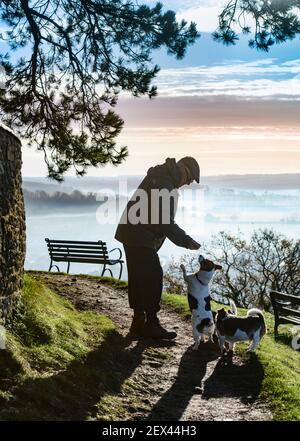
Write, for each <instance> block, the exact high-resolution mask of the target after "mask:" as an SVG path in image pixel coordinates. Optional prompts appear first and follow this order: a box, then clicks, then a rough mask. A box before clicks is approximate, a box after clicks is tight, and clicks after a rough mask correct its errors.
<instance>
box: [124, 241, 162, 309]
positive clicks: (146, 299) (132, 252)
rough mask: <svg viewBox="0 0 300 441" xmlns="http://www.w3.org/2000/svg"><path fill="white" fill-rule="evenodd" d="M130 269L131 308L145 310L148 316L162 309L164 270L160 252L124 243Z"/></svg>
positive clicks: (129, 293)
mask: <svg viewBox="0 0 300 441" xmlns="http://www.w3.org/2000/svg"><path fill="white" fill-rule="evenodd" d="M124 250H125V254H126V261H127V269H128V299H129V306H130V308H132V309H134V310H137V311H145V312H146V313H147V315H148V316H151V315H154V314H156V312H158V311H159V310H160V299H161V293H162V288H163V271H162V267H161V265H160V261H159V257H158V254H157V252H156V251H155V250H153V249H152V248H146V247H129V246H126V245H124Z"/></svg>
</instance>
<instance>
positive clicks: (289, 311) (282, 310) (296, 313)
mask: <svg viewBox="0 0 300 441" xmlns="http://www.w3.org/2000/svg"><path fill="white" fill-rule="evenodd" d="M282 313H283V314H282ZM281 314H282V315H284V316H286V315H291V316H296V317H299V318H300V311H297V310H295V309H292V308H287V307H285V306H278V315H281Z"/></svg>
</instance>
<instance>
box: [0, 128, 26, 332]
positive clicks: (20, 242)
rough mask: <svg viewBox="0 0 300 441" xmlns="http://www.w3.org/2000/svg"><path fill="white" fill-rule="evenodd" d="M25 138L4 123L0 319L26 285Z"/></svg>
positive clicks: (0, 164)
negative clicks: (22, 173)
mask: <svg viewBox="0 0 300 441" xmlns="http://www.w3.org/2000/svg"><path fill="white" fill-rule="evenodd" d="M21 165H22V159H21V142H20V140H19V139H18V138H17V137H16V136H15V135H14V134H13V133H12V131H11V130H10V129H8V128H7V127H5V126H3V125H0V196H1V197H0V323H2V324H3V323H5V318H6V317H7V316H8V314H9V313H10V312H11V311H12V309H13V308H14V306H15V305H16V304H17V302H18V299H19V296H20V293H21V289H22V286H23V268H24V260H25V245H26V242H25V240H26V236H25V210H24V200H23V192H22V178H21Z"/></svg>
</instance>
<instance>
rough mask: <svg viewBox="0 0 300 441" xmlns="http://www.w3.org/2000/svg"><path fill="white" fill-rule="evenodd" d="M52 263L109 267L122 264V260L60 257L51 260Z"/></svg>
mask: <svg viewBox="0 0 300 441" xmlns="http://www.w3.org/2000/svg"><path fill="white" fill-rule="evenodd" d="M52 260H53V262H78V263H101V264H104V263H107V264H110V265H114V264H115V263H123V260H112V259H109V260H106V259H95V258H93V259H92V258H91V259H86V258H84V259H82V258H76V257H71V258H66V257H60V258H55V257H54V258H53V259H52Z"/></svg>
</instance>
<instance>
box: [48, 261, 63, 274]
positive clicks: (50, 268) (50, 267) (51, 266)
mask: <svg viewBox="0 0 300 441" xmlns="http://www.w3.org/2000/svg"><path fill="white" fill-rule="evenodd" d="M54 267H55V268H57V271H58V272H59V273H60V269H59V268H58V266H57V265H52V260H51V263H50V266H49V269H48V271H49V272H50V271H51V270H52V268H54Z"/></svg>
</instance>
